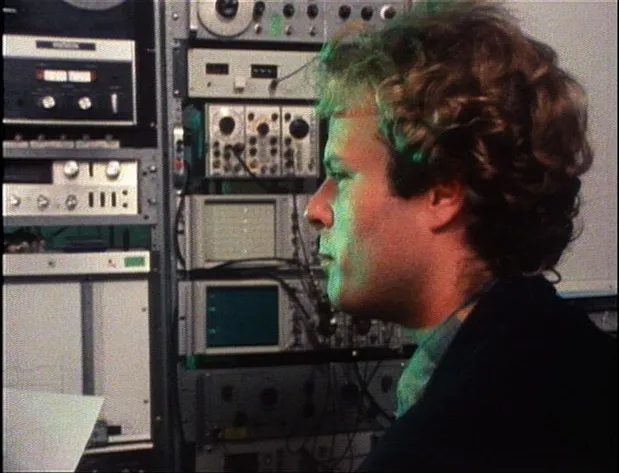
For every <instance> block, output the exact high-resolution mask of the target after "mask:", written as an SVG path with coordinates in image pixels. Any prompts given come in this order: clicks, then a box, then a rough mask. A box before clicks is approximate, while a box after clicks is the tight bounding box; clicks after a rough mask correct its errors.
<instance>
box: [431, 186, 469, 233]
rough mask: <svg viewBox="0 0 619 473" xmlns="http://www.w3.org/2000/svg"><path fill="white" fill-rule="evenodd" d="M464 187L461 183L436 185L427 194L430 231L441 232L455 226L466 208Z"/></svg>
mask: <svg viewBox="0 0 619 473" xmlns="http://www.w3.org/2000/svg"><path fill="white" fill-rule="evenodd" d="M464 195H465V191H464V186H463V185H462V183H461V182H459V181H449V182H442V183H438V184H435V185H434V186H433V187H432V188H431V189H430V190H429V191H428V192H427V194H426V207H427V212H428V218H429V225H430V230H431V231H433V232H439V231H441V230H444V229H445V228H447V227H449V226H450V225H451V224H453V223H454V222H455V221H456V220H458V217H459V216H460V215H461V211H462V208H463V207H464Z"/></svg>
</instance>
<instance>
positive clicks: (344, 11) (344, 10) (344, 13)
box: [339, 5, 350, 20]
mask: <svg viewBox="0 0 619 473" xmlns="http://www.w3.org/2000/svg"><path fill="white" fill-rule="evenodd" d="M339 16H340V18H341V19H342V20H347V19H348V17H349V16H350V7H349V6H348V5H342V6H341V7H340V11H339Z"/></svg>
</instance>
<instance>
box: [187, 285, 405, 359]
mask: <svg viewBox="0 0 619 473" xmlns="http://www.w3.org/2000/svg"><path fill="white" fill-rule="evenodd" d="M284 284H285V286H284V285H282V284H281V282H278V281H274V280H269V279H247V280H239V279H235V280H208V281H181V282H180V283H179V309H180V312H179V314H180V319H179V351H180V354H181V355H197V354H207V355H209V354H212V355H221V354H255V353H277V352H280V353H283V352H301V351H311V350H324V349H351V350H352V349H359V348H391V349H400V348H402V347H403V346H404V345H405V344H406V343H407V342H406V340H405V337H404V335H403V334H402V331H401V328H400V327H399V326H396V325H393V324H387V323H383V322H378V321H372V322H371V323H370V324H368V325H367V326H365V325H359V324H353V323H352V321H351V319H350V318H349V317H348V316H346V315H344V314H336V315H335V317H334V320H333V322H334V324H332V325H331V327H332V331H331V333H321V332H320V330H319V326H320V318H321V317H322V316H319V315H318V314H317V311H316V306H315V304H316V300H315V299H316V297H315V294H316V293H318V292H319V291H320V288H319V287H312V285H313V284H316V285H318V284H323V282H322V281H311V280H309V281H308V280H301V279H298V278H295V279H292V278H289V279H285V280H284ZM312 293H314V294H312Z"/></svg>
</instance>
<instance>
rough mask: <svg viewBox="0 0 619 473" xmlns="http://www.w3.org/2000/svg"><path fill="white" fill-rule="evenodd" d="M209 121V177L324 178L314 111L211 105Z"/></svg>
mask: <svg viewBox="0 0 619 473" xmlns="http://www.w3.org/2000/svg"><path fill="white" fill-rule="evenodd" d="M205 116H206V117H207V120H206V121H205V127H206V136H207V137H208V147H207V149H208V151H207V153H208V154H207V159H206V162H207V165H206V176H207V177H211V178H215V177H217V178H226V179H230V178H235V179H236V178H253V177H258V178H276V177H282V176H284V177H318V176H319V172H320V166H319V162H318V161H319V158H318V139H319V137H318V125H317V121H316V118H315V114H314V110H313V108H312V107H303V106H298V107H294V106H281V107H280V106H258V105H254V106H252V105H206V106H205ZM248 170H249V172H251V174H253V176H252V175H250V174H249V172H248Z"/></svg>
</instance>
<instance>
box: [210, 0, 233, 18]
mask: <svg viewBox="0 0 619 473" xmlns="http://www.w3.org/2000/svg"><path fill="white" fill-rule="evenodd" d="M215 10H217V13H219V14H220V15H221V16H223V17H224V18H234V17H235V16H236V13H237V12H238V10H239V2H238V0H217V2H215Z"/></svg>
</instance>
